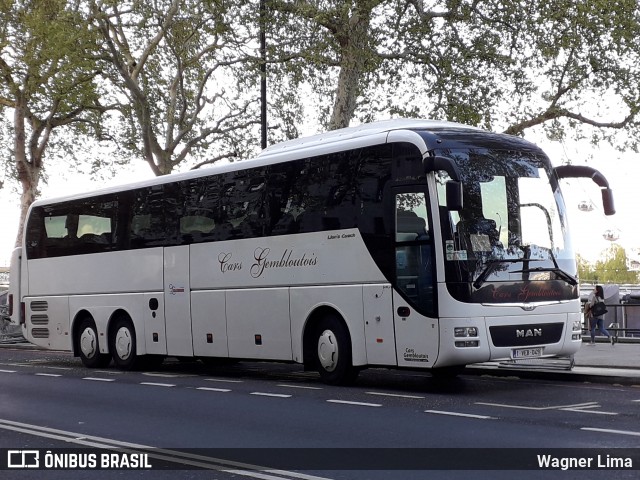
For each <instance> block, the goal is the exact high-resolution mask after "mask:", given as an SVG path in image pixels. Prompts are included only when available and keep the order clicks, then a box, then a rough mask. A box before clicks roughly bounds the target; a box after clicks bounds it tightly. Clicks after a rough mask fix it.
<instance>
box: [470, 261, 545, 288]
mask: <svg viewBox="0 0 640 480" xmlns="http://www.w3.org/2000/svg"><path fill="white" fill-rule="evenodd" d="M537 261H539V259H537V258H535V259H534V258H490V259H489V260H487V262H486V264H487V266H486V267H485V268H484V270H483V271H482V273H480V275H478V278H476V279H475V280H474V281H473V286H474V288H476V289H478V288H480V287H481V286H482V284H483V283H484V282H486V281H487V278H489V275H491V274H492V273H493V272H494V271H495V270H496V268H497V266H498V265H501V264H504V263H520V262H537ZM518 271H522V270H518Z"/></svg>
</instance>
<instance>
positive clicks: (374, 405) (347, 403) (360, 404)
mask: <svg viewBox="0 0 640 480" xmlns="http://www.w3.org/2000/svg"><path fill="white" fill-rule="evenodd" d="M327 402H329V403H341V404H344V405H357V406H360V407H381V406H382V404H380V403H366V402H349V401H347V400H327Z"/></svg>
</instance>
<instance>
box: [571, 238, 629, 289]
mask: <svg viewBox="0 0 640 480" xmlns="http://www.w3.org/2000/svg"><path fill="white" fill-rule="evenodd" d="M577 260H578V276H579V278H580V281H581V282H583V283H593V284H605V283H614V284H638V283H639V281H640V279H639V278H638V272H630V271H629V270H628V267H627V265H628V259H627V253H626V251H625V249H624V248H623V247H621V246H620V245H618V244H615V243H614V244H613V245H611V247H609V249H608V250H606V251H605V252H604V253H603V255H602V259H601V260H598V261H597V262H595V264H593V265H592V264H590V263H589V262H587V261H586V260H585V259H584V258H581V257H580V256H578V259H577Z"/></svg>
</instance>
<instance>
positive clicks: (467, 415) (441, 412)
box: [424, 410, 495, 420]
mask: <svg viewBox="0 0 640 480" xmlns="http://www.w3.org/2000/svg"><path fill="white" fill-rule="evenodd" d="M424 413H434V414H436V415H450V416H452V417H465V418H477V419H479V420H495V418H494V417H490V416H488V415H474V414H472V413H460V412H446V411H444V410H425V411H424Z"/></svg>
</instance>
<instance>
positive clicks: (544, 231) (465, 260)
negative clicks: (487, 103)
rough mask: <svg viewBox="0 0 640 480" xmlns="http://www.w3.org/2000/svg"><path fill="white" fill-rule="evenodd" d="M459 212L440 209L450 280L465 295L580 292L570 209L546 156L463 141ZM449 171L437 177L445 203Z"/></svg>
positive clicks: (519, 297)
mask: <svg viewBox="0 0 640 480" xmlns="http://www.w3.org/2000/svg"><path fill="white" fill-rule="evenodd" d="M444 154H445V155H446V156H448V157H449V158H452V159H453V160H455V161H456V163H457V165H458V167H459V169H460V174H461V180H462V182H463V185H464V207H463V209H462V210H460V211H448V210H447V209H446V208H441V222H442V232H443V236H444V237H443V244H444V247H445V271H446V281H447V284H448V287H449V291H450V292H451V294H452V295H453V296H454V297H455V298H457V299H458V300H460V301H465V302H497V303H519V302H533V301H551V300H562V299H569V298H575V296H576V295H577V280H576V275H577V269H576V263H575V260H574V259H575V255H574V251H573V247H572V243H571V238H570V235H569V230H568V228H567V219H566V210H565V206H564V202H563V198H562V195H561V193H560V190H559V186H558V183H557V181H556V179H555V177H554V176H553V175H552V170H551V166H550V163H549V160H548V159H547V158H546V157H544V156H543V155H542V154H539V153H537V152H522V151H509V150H499V149H488V148H463V149H459V150H448V151H447V152H445V153H444ZM447 179H448V177H447V174H446V173H444V172H440V173H439V176H438V186H439V188H438V191H439V193H438V197H439V202H440V205H441V206H442V207H444V206H445V204H446V201H445V195H444V184H445V183H446V180H447Z"/></svg>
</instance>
